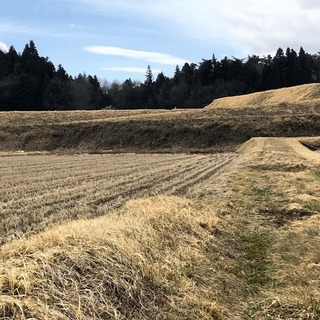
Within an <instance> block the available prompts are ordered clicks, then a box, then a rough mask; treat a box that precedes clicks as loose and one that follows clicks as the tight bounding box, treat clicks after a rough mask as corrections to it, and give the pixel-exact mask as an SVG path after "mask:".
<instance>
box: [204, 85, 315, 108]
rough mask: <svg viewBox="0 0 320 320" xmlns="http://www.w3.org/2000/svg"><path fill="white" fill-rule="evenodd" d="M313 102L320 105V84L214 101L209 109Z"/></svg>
mask: <svg viewBox="0 0 320 320" xmlns="http://www.w3.org/2000/svg"><path fill="white" fill-rule="evenodd" d="M307 102H313V103H315V104H317V105H319V104H320V84H319V83H312V84H305V85H300V86H295V87H289V88H282V89H276V90H268V91H263V92H256V93H252V94H247V95H242V96H235V97H226V98H221V99H216V100H214V101H213V102H212V103H211V104H210V105H209V106H208V107H207V109H215V108H217V107H222V108H243V107H251V108H254V107H261V106H264V107H266V106H274V105H279V104H280V105H281V104H285V105H290V104H300V103H307Z"/></svg>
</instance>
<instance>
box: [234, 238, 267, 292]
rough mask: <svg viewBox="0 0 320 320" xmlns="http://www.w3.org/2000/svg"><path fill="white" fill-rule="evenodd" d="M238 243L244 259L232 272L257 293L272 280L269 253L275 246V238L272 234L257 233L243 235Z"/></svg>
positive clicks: (237, 240)
mask: <svg viewBox="0 0 320 320" xmlns="http://www.w3.org/2000/svg"><path fill="white" fill-rule="evenodd" d="M236 242H237V245H239V247H240V248H239V249H240V250H242V252H243V259H242V260H241V261H240V262H239V264H238V265H237V266H236V267H234V268H233V269H232V272H233V273H234V274H235V275H236V276H237V277H239V278H241V279H243V280H244V281H245V282H246V283H247V284H248V285H249V286H250V288H251V290H253V291H254V292H257V291H259V288H261V287H263V286H265V285H267V284H269V283H270V282H271V280H272V279H271V277H270V275H269V270H270V269H271V262H270V260H269V259H268V253H269V250H270V248H271V246H272V244H273V236H272V235H271V234H270V233H259V232H256V233H252V234H249V235H242V236H240V237H239V238H238V239H236Z"/></svg>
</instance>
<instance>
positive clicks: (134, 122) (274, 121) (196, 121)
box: [0, 84, 320, 152]
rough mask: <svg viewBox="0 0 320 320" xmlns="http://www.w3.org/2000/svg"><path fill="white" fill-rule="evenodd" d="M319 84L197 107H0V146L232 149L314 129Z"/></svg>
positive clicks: (307, 133) (319, 112)
mask: <svg viewBox="0 0 320 320" xmlns="http://www.w3.org/2000/svg"><path fill="white" fill-rule="evenodd" d="M318 92H319V84H310V85H303V86H298V87H294V88H285V89H279V90H271V91H266V92H263V93H255V94H252V95H245V96H240V97H230V98H223V99H217V100H215V101H214V102H213V103H212V104H211V105H209V106H208V107H206V108H204V109H199V110H171V111H167V110H134V111H133V110H132V111H112V110H111V111H110V110H105V111H70V112H54V111H53V112H8V113H6V112H5V113H4V112H2V113H0V150H2V151H5V150H6V151H8V150H10V151H17V150H24V151H53V150H60V151H64V152H83V151H87V152H105V151H108V152H110V151H116V152H121V151H125V152H127V151H138V152H163V151H166V152H189V151H191V152H192V151H200V152H212V151H225V150H228V151H230V150H231V151H232V150H235V148H236V147H237V146H238V145H239V144H241V143H243V142H245V141H247V140H249V139H250V138H252V137H260V136H264V137H267V136H275V137H276V136H288V137H289V136H315V135H318V134H319V131H320V127H319V123H320V107H319V105H320V102H319V101H320V100H319V93H318Z"/></svg>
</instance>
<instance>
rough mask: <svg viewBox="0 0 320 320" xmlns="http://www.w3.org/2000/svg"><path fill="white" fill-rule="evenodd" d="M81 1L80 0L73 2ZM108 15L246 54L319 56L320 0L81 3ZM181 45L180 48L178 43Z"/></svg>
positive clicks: (105, 0)
mask: <svg viewBox="0 0 320 320" xmlns="http://www.w3.org/2000/svg"><path fill="white" fill-rule="evenodd" d="M70 1H75V0H70ZM79 2H82V3H83V4H86V5H87V6H89V7H91V9H92V10H98V11H99V12H100V13H102V12H105V14H110V13H112V14H114V15H116V14H121V15H123V16H124V15H125V14H130V15H131V16H135V17H138V18H139V19H142V20H145V21H148V23H149V24H150V25H152V23H153V24H154V25H155V26H160V27H162V28H165V30H167V31H168V32H170V33H174V34H177V35H179V36H180V37H185V38H186V39H190V42H191V43H192V41H194V40H196V41H201V42H202V43H203V42H204V43H207V45H210V44H212V51H213V52H214V50H215V47H219V46H220V47H221V44H223V45H227V46H228V47H230V48H234V49H235V50H237V51H238V52H242V54H253V53H255V54H260V53H265V52H268V53H271V52H274V51H275V50H276V49H277V48H278V47H283V48H284V49H285V48H286V47H287V46H290V47H292V48H294V49H299V47H300V46H302V47H304V49H306V50H307V51H309V52H310V51H311V52H318V51H319V32H318V30H319V29H320V2H319V0H281V1H279V0H260V1H257V0H242V1H239V0H228V1H225V0H197V1H195V0H190V1H185V0H174V1H172V0H161V1H150V0H136V1H132V0H118V1H113V0H77V3H79ZM177 45H178V44H177Z"/></svg>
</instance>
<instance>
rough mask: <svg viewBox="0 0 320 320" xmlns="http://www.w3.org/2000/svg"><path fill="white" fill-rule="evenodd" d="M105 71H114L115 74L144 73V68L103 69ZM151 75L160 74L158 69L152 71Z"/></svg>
mask: <svg viewBox="0 0 320 320" xmlns="http://www.w3.org/2000/svg"><path fill="white" fill-rule="evenodd" d="M103 70H106V71H116V72H132V73H146V71H147V69H146V68H138V67H106V68H103ZM152 72H153V73H160V72H161V70H160V69H152Z"/></svg>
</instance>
